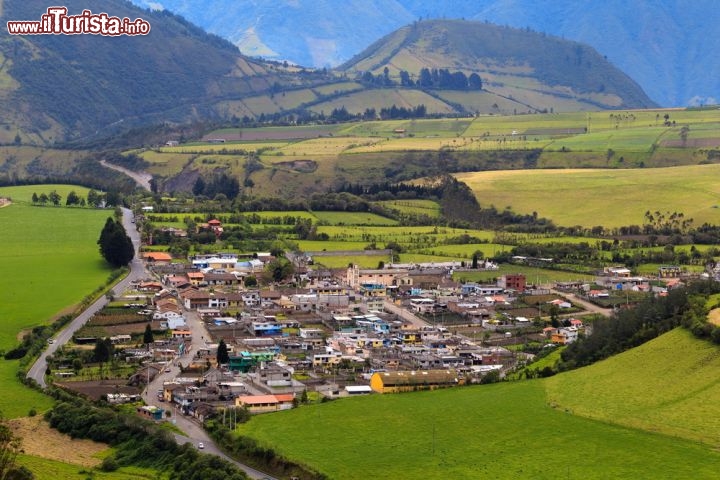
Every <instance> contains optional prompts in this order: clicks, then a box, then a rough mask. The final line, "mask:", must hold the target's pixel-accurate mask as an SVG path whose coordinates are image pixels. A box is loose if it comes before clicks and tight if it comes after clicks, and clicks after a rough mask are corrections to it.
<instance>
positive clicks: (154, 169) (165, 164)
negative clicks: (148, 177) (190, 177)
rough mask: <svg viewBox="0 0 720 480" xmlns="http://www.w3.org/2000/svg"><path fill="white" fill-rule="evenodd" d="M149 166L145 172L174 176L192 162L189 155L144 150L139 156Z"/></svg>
mask: <svg viewBox="0 0 720 480" xmlns="http://www.w3.org/2000/svg"><path fill="white" fill-rule="evenodd" d="M139 155H140V157H142V159H143V160H145V161H146V162H148V163H149V164H150V166H149V167H148V168H147V172H148V173H151V174H153V175H174V174H177V173H180V172H181V171H182V169H183V167H185V165H187V164H188V162H190V161H192V160H193V157H194V155H193V154H190V153H160V152H157V151H155V150H146V151H144V152H142V153H141V154H139Z"/></svg>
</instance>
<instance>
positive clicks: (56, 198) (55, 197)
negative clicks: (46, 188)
mask: <svg viewBox="0 0 720 480" xmlns="http://www.w3.org/2000/svg"><path fill="white" fill-rule="evenodd" d="M48 199H49V200H50V201H51V202H52V204H53V205H55V206H57V205H60V200H62V197H61V196H60V194H59V193H58V192H56V191H55V190H53V191H52V192H50V194H49V195H48Z"/></svg>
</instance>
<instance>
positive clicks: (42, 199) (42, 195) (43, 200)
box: [38, 193, 48, 205]
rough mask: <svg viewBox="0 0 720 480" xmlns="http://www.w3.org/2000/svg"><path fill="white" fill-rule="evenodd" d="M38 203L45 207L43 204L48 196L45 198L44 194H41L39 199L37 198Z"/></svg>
mask: <svg viewBox="0 0 720 480" xmlns="http://www.w3.org/2000/svg"><path fill="white" fill-rule="evenodd" d="M38 201H39V202H40V203H41V204H42V205H45V204H46V203H47V202H48V196H47V195H46V194H44V193H41V194H40V197H39V198H38Z"/></svg>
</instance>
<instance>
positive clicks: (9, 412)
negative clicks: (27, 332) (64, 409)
mask: <svg viewBox="0 0 720 480" xmlns="http://www.w3.org/2000/svg"><path fill="white" fill-rule="evenodd" d="M0 309H2V306H0ZM2 318H7V317H6V316H5V315H3V316H2ZM5 330H6V328H3V333H5ZM19 368H20V361H19V360H5V359H3V358H0V381H2V383H3V393H2V395H0V412H1V413H2V415H3V417H5V418H19V417H26V416H28V414H29V412H30V409H33V408H34V409H35V411H36V412H39V413H42V412H45V411H46V410H48V409H50V407H52V405H53V403H54V402H53V399H52V398H50V397H48V396H47V395H44V394H42V393H40V392H39V391H38V390H33V389H31V388H28V387H26V386H25V385H23V384H22V383H20V380H18V378H17V375H16V373H17V371H18V369H19Z"/></svg>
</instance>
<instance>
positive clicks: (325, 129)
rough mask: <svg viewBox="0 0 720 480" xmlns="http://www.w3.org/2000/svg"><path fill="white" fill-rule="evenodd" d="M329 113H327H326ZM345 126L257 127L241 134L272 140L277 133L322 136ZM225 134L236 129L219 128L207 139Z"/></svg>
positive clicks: (245, 130)
mask: <svg viewBox="0 0 720 480" xmlns="http://www.w3.org/2000/svg"><path fill="white" fill-rule="evenodd" d="M328 113H329V112H328ZM345 126H346V125H342V124H332V125H297V126H289V127H258V128H244V129H242V131H243V132H253V136H254V137H262V136H263V135H262V134H263V133H265V134H267V138H273V136H274V135H276V134H277V133H300V134H303V133H304V134H307V133H312V134H314V133H316V132H318V133H320V134H323V135H327V134H331V133H335V132H337V131H339V130H342V129H343V128H344V127H345ZM227 133H238V128H237V127H235V128H219V129H217V130H213V131H212V132H210V133H208V134H207V135H206V136H207V137H213V136H222V135H223V134H227Z"/></svg>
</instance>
